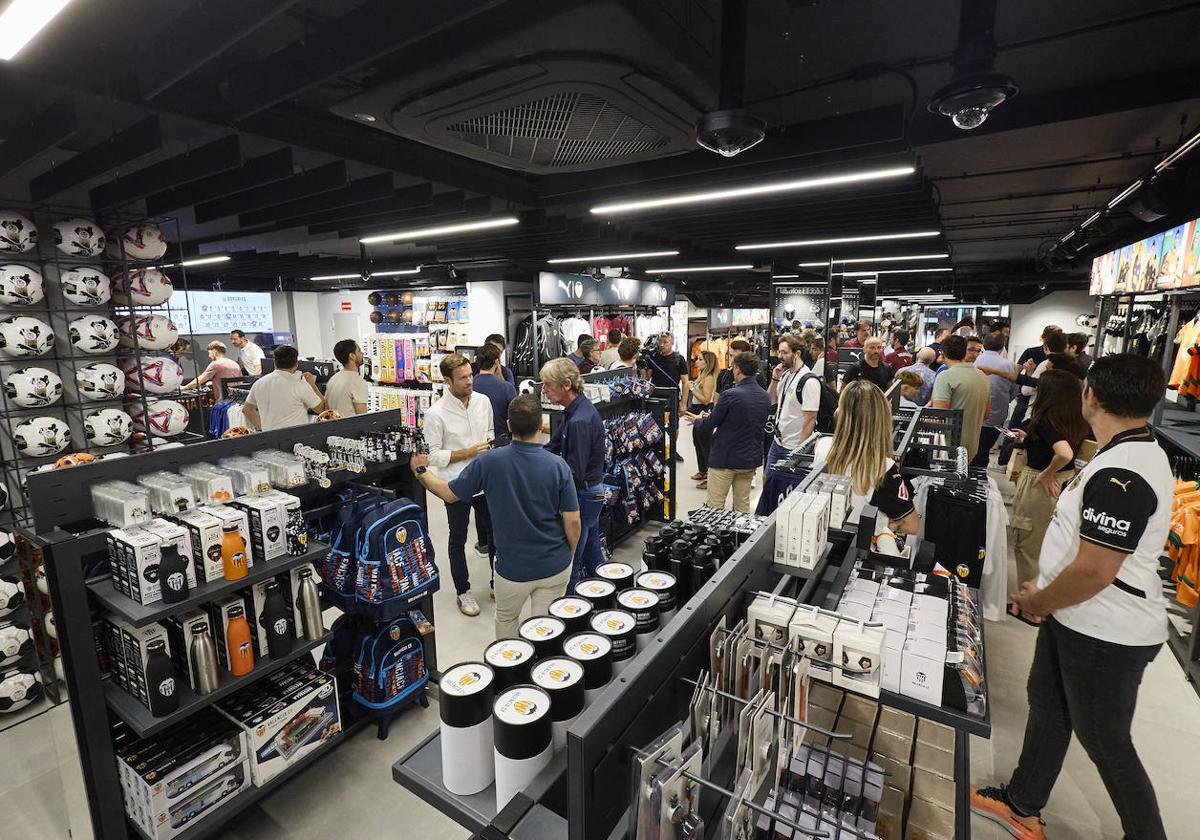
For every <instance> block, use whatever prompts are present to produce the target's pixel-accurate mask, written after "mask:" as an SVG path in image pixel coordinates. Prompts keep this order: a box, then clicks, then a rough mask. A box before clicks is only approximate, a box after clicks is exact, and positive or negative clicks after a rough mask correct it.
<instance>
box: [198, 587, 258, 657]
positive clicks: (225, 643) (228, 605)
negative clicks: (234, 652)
mask: <svg viewBox="0 0 1200 840" xmlns="http://www.w3.org/2000/svg"><path fill="white" fill-rule="evenodd" d="M234 607H241V608H242V609H243V610H245V608H246V603H245V601H243V600H242V596H241V595H227V596H225V597H224V598H222V599H220V600H219V601H213V602H212V603H210V604H209V605H208V619H209V630H210V631H211V632H212V635H213V642H214V643H215V645H216V648H217V664H218V665H220V666H221V667H222V668H224V669H225V670H226V671H228V670H229V662H230V659H229V635H228V632H227V631H228V628H229V611H230V610H231V609H232V608H234ZM246 622H247V623H249V622H250V616H248V615H247V616H246ZM254 638H255V635H254V628H253V627H251V628H250V639H251V640H252V641H253V640H254ZM255 658H256V659H257V654H256V655H255Z"/></svg>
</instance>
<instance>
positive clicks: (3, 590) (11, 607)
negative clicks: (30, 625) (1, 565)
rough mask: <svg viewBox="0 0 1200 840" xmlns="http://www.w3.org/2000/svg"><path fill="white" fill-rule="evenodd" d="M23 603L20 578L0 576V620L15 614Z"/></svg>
mask: <svg viewBox="0 0 1200 840" xmlns="http://www.w3.org/2000/svg"><path fill="white" fill-rule="evenodd" d="M24 603H25V587H23V586H22V585H21V580H20V578H15V577H9V576H8V575H2V576H0V618H3V617H4V616H6V615H11V614H12V613H14V612H16V611H17V610H18V609H19V608H20V606H21V604H24Z"/></svg>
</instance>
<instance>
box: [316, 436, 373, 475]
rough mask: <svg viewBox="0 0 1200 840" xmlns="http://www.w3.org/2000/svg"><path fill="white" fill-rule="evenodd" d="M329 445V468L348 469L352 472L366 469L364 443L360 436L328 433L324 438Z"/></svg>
mask: <svg viewBox="0 0 1200 840" xmlns="http://www.w3.org/2000/svg"><path fill="white" fill-rule="evenodd" d="M325 445H326V446H328V447H329V456H328V457H329V469H330V470H331V471H333V470H349V471H350V472H353V473H363V472H366V471H367V459H366V454H365V453H366V444H365V442H364V441H363V440H361V439H360V438H346V437H338V436H337V435H330V436H329V437H327V438H325Z"/></svg>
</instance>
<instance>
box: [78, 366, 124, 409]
mask: <svg viewBox="0 0 1200 840" xmlns="http://www.w3.org/2000/svg"><path fill="white" fill-rule="evenodd" d="M124 382H125V376H124V374H122V373H121V371H120V369H119V368H118V367H117V366H116V365H110V364H108V363H107V362H93V363H92V364H90V365H86V366H85V367H81V368H79V369H78V370H77V371H75V387H77V388H78V389H79V395H80V396H81V397H83V398H84V399H88V400H111V399H113V398H114V397H119V396H121V394H123V393H124V392H125V385H124Z"/></svg>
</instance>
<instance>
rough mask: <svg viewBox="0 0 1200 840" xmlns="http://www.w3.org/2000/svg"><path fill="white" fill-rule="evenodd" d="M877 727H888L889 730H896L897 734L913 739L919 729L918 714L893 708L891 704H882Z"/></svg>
mask: <svg viewBox="0 0 1200 840" xmlns="http://www.w3.org/2000/svg"><path fill="white" fill-rule="evenodd" d="M875 728H876V729H886V730H887V731H888V732H895V733H896V734H897V735H903V736H904V737H906V738H908V739H909V740H912V739H913V738H914V737H915V733H916V731H917V718H916V715H913V714H911V713H909V712H902V711H900V710H899V709H893V708H892V707H891V706H880V707H879V720H878V722H876V724H875Z"/></svg>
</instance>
